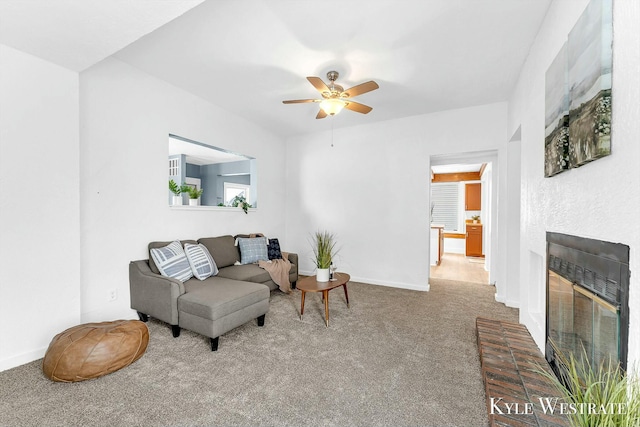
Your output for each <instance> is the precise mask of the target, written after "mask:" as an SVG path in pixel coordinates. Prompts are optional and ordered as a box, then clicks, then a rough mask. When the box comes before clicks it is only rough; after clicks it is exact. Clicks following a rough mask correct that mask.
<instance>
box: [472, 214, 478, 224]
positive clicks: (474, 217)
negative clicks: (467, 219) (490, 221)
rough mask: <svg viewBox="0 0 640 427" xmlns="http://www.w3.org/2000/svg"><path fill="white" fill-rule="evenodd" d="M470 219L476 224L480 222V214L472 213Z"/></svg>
mask: <svg viewBox="0 0 640 427" xmlns="http://www.w3.org/2000/svg"><path fill="white" fill-rule="evenodd" d="M471 219H472V220H473V223H474V224H477V223H479V222H480V215H473V216H472V217H471Z"/></svg>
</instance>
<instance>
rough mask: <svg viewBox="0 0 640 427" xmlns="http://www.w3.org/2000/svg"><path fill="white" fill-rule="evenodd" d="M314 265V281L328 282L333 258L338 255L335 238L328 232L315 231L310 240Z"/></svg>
mask: <svg viewBox="0 0 640 427" xmlns="http://www.w3.org/2000/svg"><path fill="white" fill-rule="evenodd" d="M312 247H313V256H314V259H313V261H314V263H315V265H316V269H317V272H316V280H317V281H318V282H328V281H329V268H330V267H331V261H332V259H333V257H334V256H335V255H336V254H337V253H338V251H337V249H336V241H335V237H334V235H333V234H332V233H329V232H328V231H316V233H315V234H314V235H313V239H312Z"/></svg>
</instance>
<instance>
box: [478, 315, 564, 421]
mask: <svg viewBox="0 0 640 427" xmlns="http://www.w3.org/2000/svg"><path fill="white" fill-rule="evenodd" d="M476 329H477V334H478V351H479V353H480V363H481V367H482V377H483V380H484V384H485V393H486V399H487V413H488V415H489V423H490V425H491V426H500V427H502V426H548V427H555V426H568V425H569V422H568V420H567V418H566V417H565V416H564V415H560V414H558V413H557V411H556V413H555V414H551V413H547V414H545V413H544V410H543V408H542V405H541V404H540V401H539V398H554V397H559V393H558V391H557V390H556V389H555V388H554V387H553V385H552V384H551V382H550V381H549V380H548V379H547V378H545V377H544V376H543V375H541V374H540V373H539V372H536V371H537V370H539V369H540V367H542V368H543V369H545V370H547V371H549V372H551V370H550V368H549V367H548V364H547V362H546V360H545V358H544V356H543V355H542V353H541V352H540V350H539V349H538V347H537V346H536V344H535V342H534V341H533V338H531V335H530V334H529V331H528V330H527V328H526V327H525V326H524V325H520V324H517V323H510V322H501V321H498V320H491V319H484V318H480V317H479V318H477V319H476ZM492 398H493V399H494V400H493V401H492ZM500 398H502V400H498V399H500ZM496 402H498V403H497V407H498V408H499V409H500V410H496V407H495V406H492V403H493V404H496ZM514 403H515V404H518V405H517V407H516V406H515V405H512V406H511V410H508V409H507V408H506V406H505V404H514ZM527 404H528V407H527ZM492 409H493V410H492ZM492 412H493V413H492ZM500 412H502V413H500Z"/></svg>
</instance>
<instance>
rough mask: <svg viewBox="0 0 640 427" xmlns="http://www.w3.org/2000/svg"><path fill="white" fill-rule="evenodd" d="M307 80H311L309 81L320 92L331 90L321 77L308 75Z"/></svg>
mask: <svg viewBox="0 0 640 427" xmlns="http://www.w3.org/2000/svg"><path fill="white" fill-rule="evenodd" d="M307 80H309V83H311V84H312V85H313V87H315V88H316V90H317V91H318V92H320V93H322V92H331V91H330V90H329V88H328V87H327V85H326V84H325V83H324V82H323V81H322V79H321V78H320V77H307Z"/></svg>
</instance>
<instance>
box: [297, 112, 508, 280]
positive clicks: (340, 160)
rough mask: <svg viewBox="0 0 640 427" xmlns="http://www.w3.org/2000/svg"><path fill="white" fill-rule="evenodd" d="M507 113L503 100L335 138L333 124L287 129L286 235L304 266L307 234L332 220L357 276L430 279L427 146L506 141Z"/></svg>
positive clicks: (495, 145) (457, 148)
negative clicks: (292, 132) (296, 131)
mask: <svg viewBox="0 0 640 427" xmlns="http://www.w3.org/2000/svg"><path fill="white" fill-rule="evenodd" d="M506 113H507V112H506V104H504V103H497V104H491V105H485V106H480V107H471V108H465V109H460V110H453V111H445V112H441V113H435V114H427V115H421V116H414V117H409V118H405V119H398V120H390V121H387V122H382V123H378V124H374V125H366V126H364V125H363V126H357V127H353V128H348V129H336V130H335V134H334V138H333V139H334V145H335V146H334V147H331V134H330V133H329V132H320V133H316V134H311V135H300V136H297V137H292V138H290V139H288V140H287V164H288V168H287V181H288V195H287V207H288V209H287V210H288V211H289V212H295V214H292V215H289V216H288V218H287V220H288V221H287V239H288V241H289V242H291V244H292V246H293V250H295V251H297V252H298V253H299V254H300V255H301V261H300V264H301V269H302V270H303V271H306V272H312V271H313V264H312V261H311V247H310V245H309V243H308V236H309V235H310V233H312V232H313V231H315V230H318V229H327V230H330V231H332V232H334V233H335V234H336V235H337V237H338V241H339V244H340V246H341V247H342V250H341V252H340V255H339V257H338V261H337V264H338V268H339V269H342V270H344V271H347V272H349V273H350V274H351V276H352V278H354V280H361V281H364V282H367V283H374V284H378V283H379V284H386V285H391V286H399V287H406V288H412V289H422V290H424V289H428V277H429V190H430V187H429V181H430V156H432V155H434V154H455V153H465V152H476V151H482V150H493V149H502V148H503V147H504V146H505V143H506V134H505V129H506ZM342 114H350V112H348V111H347V112H345V113H342ZM373 114H375V112H374V113H373ZM328 120H331V119H328Z"/></svg>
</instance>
